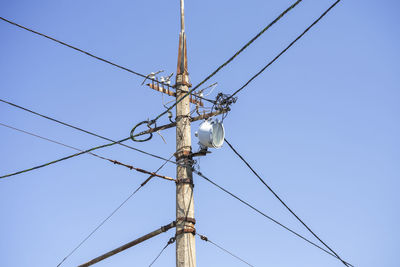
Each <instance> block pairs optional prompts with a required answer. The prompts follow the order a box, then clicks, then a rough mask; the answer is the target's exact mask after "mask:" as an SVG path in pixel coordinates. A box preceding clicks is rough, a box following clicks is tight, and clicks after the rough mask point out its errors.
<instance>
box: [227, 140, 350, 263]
mask: <svg viewBox="0 0 400 267" xmlns="http://www.w3.org/2000/svg"><path fill="white" fill-rule="evenodd" d="M225 142H226V143H227V144H228V146H229V147H230V148H231V149H232V151H233V152H234V153H235V154H236V155H237V156H238V157H239V158H240V159H241V160H242V161H243V162H244V163H245V164H246V166H247V167H248V168H249V169H250V170H251V171H252V172H253V174H254V175H255V176H256V177H257V178H258V179H259V180H260V181H261V182H262V183H263V184H264V185H265V186H266V187H267V188H268V190H269V191H270V192H271V193H272V194H273V195H274V196H275V198H277V199H278V200H279V202H281V203H282V205H283V206H284V207H285V208H286V209H287V210H288V211H289V212H290V213H291V214H292V215H293V216H294V217H296V219H297V220H298V221H299V222H300V223H301V224H302V225H303V226H304V227H305V228H306V229H307V230H308V231H309V232H310V233H311V234H312V235H313V236H314V237H315V238H316V239H318V240H319V241H320V242H321V243H322V244H323V245H324V246H325V247H326V248H327V249H329V250H330V251H331V252H332V253H333V254H335V255H336V257H337V258H338V259H339V260H341V261H342V263H343V264H344V265H346V266H347V263H346V262H345V261H343V260H342V259H341V258H340V256H339V255H338V254H337V253H336V252H335V251H334V250H333V249H331V248H330V247H329V246H328V245H327V244H326V243H325V242H324V241H322V239H321V238H319V236H318V235H317V234H315V233H314V231H312V230H311V229H310V227H308V225H307V224H306V223H305V222H304V221H303V220H302V219H300V217H299V216H297V214H296V213H295V212H294V211H292V209H290V208H289V207H288V205H287V204H286V203H285V202H284V201H283V200H282V199H281V198H280V197H279V196H278V194H276V193H275V191H274V190H273V189H272V188H271V187H270V186H269V185H268V184H267V183H266V182H265V181H264V180H263V179H262V178H261V177H260V175H258V173H257V172H256V171H255V170H254V169H253V167H251V166H250V164H249V163H248V162H247V161H246V160H245V159H244V158H243V156H242V155H240V154H239V152H237V150H236V149H235V148H234V147H233V146H232V145H231V143H229V142H228V140H226V139H225Z"/></svg>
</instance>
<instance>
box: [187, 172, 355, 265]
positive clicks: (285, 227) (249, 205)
mask: <svg viewBox="0 0 400 267" xmlns="http://www.w3.org/2000/svg"><path fill="white" fill-rule="evenodd" d="M193 172H194V173H196V174H197V175H198V176H200V177H201V178H203V179H204V180H206V181H207V182H209V183H211V184H212V185H214V186H216V187H218V188H219V189H221V190H222V191H224V192H225V193H227V194H228V195H230V196H232V197H233V198H235V199H237V200H239V201H240V202H242V203H243V204H245V205H246V206H248V207H249V208H251V209H252V210H254V211H256V212H257V213H259V214H261V215H262V216H264V217H265V218H267V219H268V220H270V221H272V222H274V223H275V224H277V225H279V226H280V227H282V228H284V229H285V230H287V231H289V232H291V233H292V234H294V235H296V236H297V237H300V238H301V239H303V240H304V241H306V242H307V243H309V244H311V245H313V246H314V247H316V248H318V249H320V250H322V251H324V252H325V253H327V254H329V255H331V256H332V257H334V258H336V259H338V260H341V259H339V258H338V257H337V256H336V255H335V254H333V253H332V252H330V251H328V250H326V249H325V248H323V247H321V246H319V245H317V244H315V243H314V242H312V241H311V240H309V239H307V238H305V237H304V236H302V235H300V234H299V233H297V232H295V231H294V230H292V229H290V228H289V227H287V226H285V225H283V224H282V223H280V222H278V221H277V220H275V219H273V218H272V217H270V216H268V215H267V214H265V213H263V212H262V211H260V210H259V209H257V208H255V207H254V206H252V205H251V204H249V203H248V202H246V201H244V200H243V199H241V198H239V197H238V196H236V195H234V194H233V193H231V192H229V191H228V190H226V189H225V188H223V187H222V186H220V185H218V184H216V183H215V182H213V181H212V180H210V179H209V178H208V177H206V176H204V175H203V174H202V173H201V172H199V171H197V170H195V169H193ZM346 264H348V265H349V266H352V267H354V266H353V265H351V264H350V263H348V262H346Z"/></svg>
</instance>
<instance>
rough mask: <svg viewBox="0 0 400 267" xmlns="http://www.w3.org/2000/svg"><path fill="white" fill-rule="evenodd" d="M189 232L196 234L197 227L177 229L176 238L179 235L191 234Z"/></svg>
mask: <svg viewBox="0 0 400 267" xmlns="http://www.w3.org/2000/svg"><path fill="white" fill-rule="evenodd" d="M189 233H190V234H192V235H196V229H195V228H194V227H193V228H184V229H180V230H176V234H175V238H176V237H177V236H179V235H182V234H189Z"/></svg>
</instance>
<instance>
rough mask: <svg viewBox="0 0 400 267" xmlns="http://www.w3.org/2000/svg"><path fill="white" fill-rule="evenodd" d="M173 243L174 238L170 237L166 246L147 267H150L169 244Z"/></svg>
mask: <svg viewBox="0 0 400 267" xmlns="http://www.w3.org/2000/svg"><path fill="white" fill-rule="evenodd" d="M174 242H175V237H171V238H170V239H169V240H168V242H167V244H166V245H165V246H164V247H163V248H162V249H161V251H160V253H158V255H157V257H156V258H155V259H154V260H153V261H152V262H151V263H150V265H149V267H151V266H152V265H153V264H154V263H155V262H156V261H157V260H158V258H159V257H160V256H161V254H162V253H163V252H164V250H165V249H166V248H167V247H168V246H169V245H171V244H173V243H174Z"/></svg>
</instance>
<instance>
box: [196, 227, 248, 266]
mask: <svg viewBox="0 0 400 267" xmlns="http://www.w3.org/2000/svg"><path fill="white" fill-rule="evenodd" d="M196 235H198V236H199V237H200V239H201V240H203V241H206V242H209V243H211V244H213V245H214V246H216V247H217V248H219V249H220V250H222V251H224V252H226V253H228V254H229V255H231V256H232V257H234V258H236V259H238V260H240V261H241V262H243V263H245V264H247V265H248V266H253V265H251V264H250V263H248V262H247V261H245V260H243V259H242V258H240V257H239V256H236V255H235V254H233V253H232V252H230V251H229V250H227V249H224V248H223V247H221V246H220V245H218V244H216V243H214V242H213V241H211V240H210V239H208V237H206V236H204V235H201V234H198V233H196ZM253 267H254V266H253Z"/></svg>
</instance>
